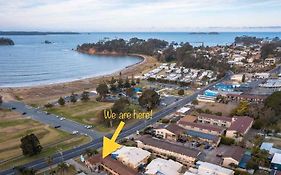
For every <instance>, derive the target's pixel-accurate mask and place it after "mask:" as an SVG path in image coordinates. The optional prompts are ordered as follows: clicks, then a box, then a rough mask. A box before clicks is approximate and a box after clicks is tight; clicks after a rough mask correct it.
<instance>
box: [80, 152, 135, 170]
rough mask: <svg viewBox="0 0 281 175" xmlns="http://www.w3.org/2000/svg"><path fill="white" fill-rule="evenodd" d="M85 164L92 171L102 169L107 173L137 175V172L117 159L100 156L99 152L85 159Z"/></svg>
mask: <svg viewBox="0 0 281 175" xmlns="http://www.w3.org/2000/svg"><path fill="white" fill-rule="evenodd" d="M85 165H86V166H87V167H88V168H90V170H91V171H92V172H98V171H104V172H106V173H107V174H108V175H124V174H126V175H138V174H139V173H138V172H137V171H136V170H134V169H132V168H130V167H128V166H126V165H124V164H122V163H121V162H119V161H118V160H115V159H113V158H112V157H110V156H107V157H106V158H102V156H101V154H97V155H95V156H92V157H90V158H89V159H88V160H86V161H85Z"/></svg>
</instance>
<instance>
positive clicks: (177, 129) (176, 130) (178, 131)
mask: <svg viewBox="0 0 281 175" xmlns="http://www.w3.org/2000/svg"><path fill="white" fill-rule="evenodd" d="M165 128H166V129H167V130H168V131H170V132H173V133H175V134H177V135H179V134H182V133H184V132H185V131H186V129H184V128H182V127H180V126H178V125H177V124H173V123H172V124H169V125H167V126H166V127H165Z"/></svg>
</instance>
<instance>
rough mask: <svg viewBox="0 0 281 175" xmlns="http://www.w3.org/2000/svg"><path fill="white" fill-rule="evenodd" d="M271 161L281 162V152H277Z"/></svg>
mask: <svg viewBox="0 0 281 175" xmlns="http://www.w3.org/2000/svg"><path fill="white" fill-rule="evenodd" d="M271 163H274V164H281V154H279V153H275V154H274V156H273V158H272V160H271Z"/></svg>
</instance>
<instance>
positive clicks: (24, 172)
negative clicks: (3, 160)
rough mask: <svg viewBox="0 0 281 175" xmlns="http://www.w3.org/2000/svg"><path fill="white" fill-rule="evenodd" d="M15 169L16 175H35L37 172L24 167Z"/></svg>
mask: <svg viewBox="0 0 281 175" xmlns="http://www.w3.org/2000/svg"><path fill="white" fill-rule="evenodd" d="M14 169H15V170H16V172H17V173H16V174H19V175H35V172H36V171H35V170H34V169H29V168H26V167H23V166H20V167H15V168H14Z"/></svg>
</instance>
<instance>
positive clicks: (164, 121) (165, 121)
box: [161, 118, 170, 124]
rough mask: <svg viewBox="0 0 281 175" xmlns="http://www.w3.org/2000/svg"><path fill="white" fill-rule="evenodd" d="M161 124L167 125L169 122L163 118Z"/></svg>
mask: <svg viewBox="0 0 281 175" xmlns="http://www.w3.org/2000/svg"><path fill="white" fill-rule="evenodd" d="M161 122H162V123H165V124H167V123H170V120H169V119H166V118H163V119H162V120H161Z"/></svg>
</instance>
